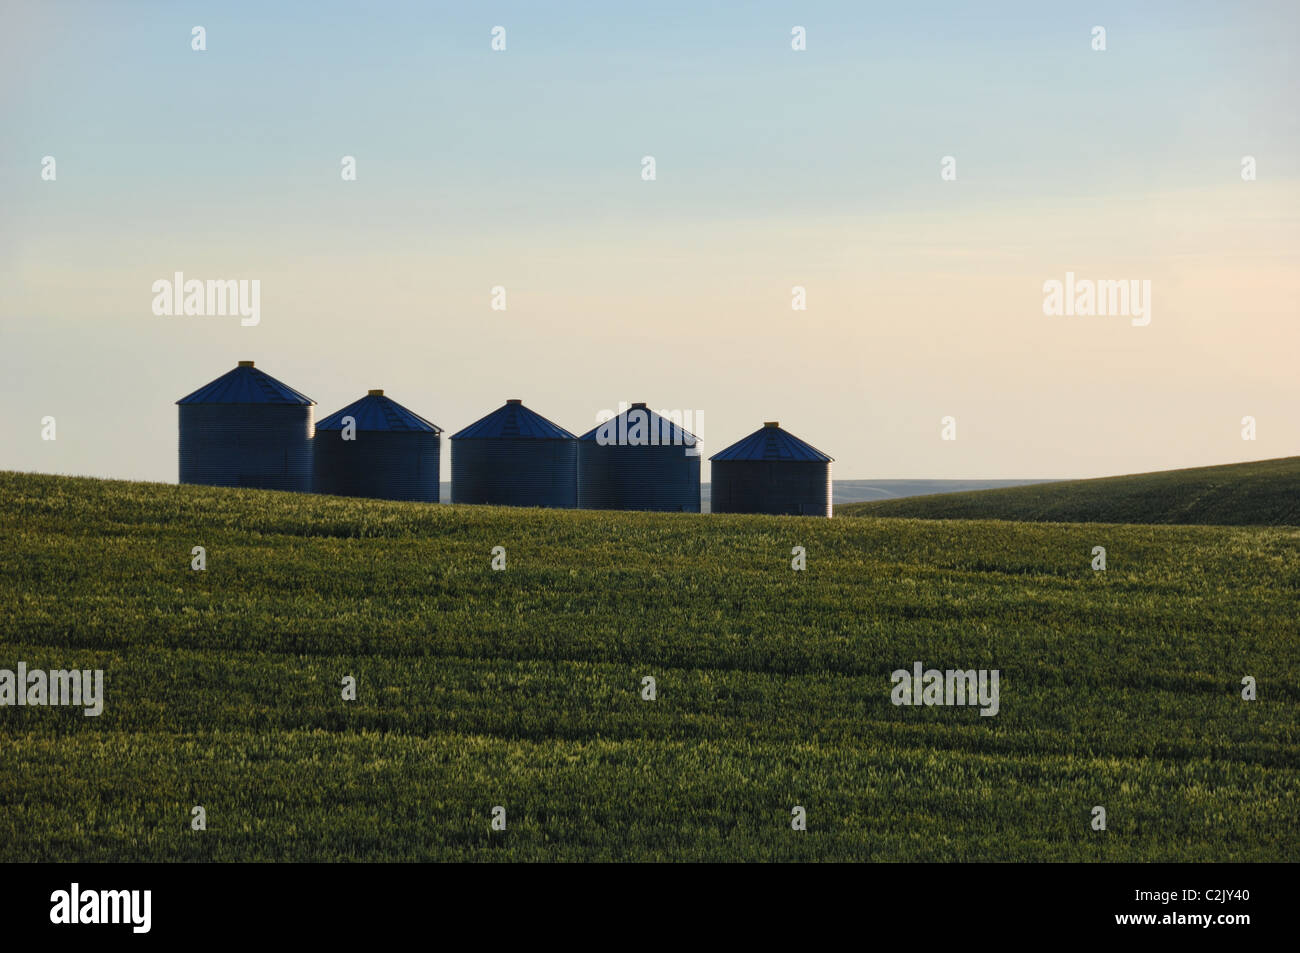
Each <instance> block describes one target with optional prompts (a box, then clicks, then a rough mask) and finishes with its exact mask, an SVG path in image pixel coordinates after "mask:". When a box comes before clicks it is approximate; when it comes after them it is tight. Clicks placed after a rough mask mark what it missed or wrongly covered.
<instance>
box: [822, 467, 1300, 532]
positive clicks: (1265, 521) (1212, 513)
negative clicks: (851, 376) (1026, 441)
mask: <svg viewBox="0 0 1300 953" xmlns="http://www.w3.org/2000/svg"><path fill="white" fill-rule="evenodd" d="M835 515H836V516H897V517H910V518H915V519H962V520H1015V521H1027V522H1048V523H1179V524H1189V525H1218V526H1296V525H1300V457H1284V458H1281V459H1278V460H1261V461H1258V462H1255V463H1233V464H1228V465H1226V466H1217V467H1195V468H1192V469H1187V470H1163V471H1159V472H1156V473H1138V474H1133V475H1131V476H1118V477H1104V478H1102V479H1095V480H1063V481H1060V482H1055V483H1039V484H1035V485H1033V486H1019V487H1011V488H1007V489H996V490H977V491H974V492H968V493H945V494H942V495H937V496H922V497H911V498H908V499H901V500H881V501H879V502H869V503H852V504H848V505H846V506H840V507H836V509H835Z"/></svg>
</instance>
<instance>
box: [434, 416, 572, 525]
mask: <svg viewBox="0 0 1300 953" xmlns="http://www.w3.org/2000/svg"><path fill="white" fill-rule="evenodd" d="M577 468H578V445H577V438H576V437H574V436H573V434H571V433H569V431H567V430H565V429H564V428H563V427H560V426H557V425H556V424H553V423H551V421H549V420H547V419H546V418H545V417H543V416H542V415H541V414H538V413H535V412H534V411H531V410H529V409H528V408H527V407H525V406H524V405H523V402H522V401H519V400H508V401H506V403H505V406H503V407H499V408H498V409H496V410H494V411H492V413H490V414H488V415H487V416H486V417H484V418H482V419H481V420H477V421H475V422H474V423H472V424H470V425H469V426H468V427H466V428H465V429H464V430H462V431H460V432H459V433H456V434H453V435H452V438H451V501H452V502H453V503H492V504H496V505H498V506H549V507H558V508H562V509H572V508H573V507H575V506H577V505H578V490H577V486H578V484H577V480H578V473H577Z"/></svg>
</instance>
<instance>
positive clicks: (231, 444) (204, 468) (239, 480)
mask: <svg viewBox="0 0 1300 953" xmlns="http://www.w3.org/2000/svg"><path fill="white" fill-rule="evenodd" d="M179 410H180V482H181V483H198V484H204V485H207V486H240V487H256V488H259V489H263V490H294V491H297V492H300V493H309V492H311V486H312V450H311V443H312V432H313V415H312V407H311V405H310V404H306V405H304V404H181V405H179Z"/></svg>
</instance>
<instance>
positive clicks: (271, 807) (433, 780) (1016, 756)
mask: <svg viewBox="0 0 1300 953" xmlns="http://www.w3.org/2000/svg"><path fill="white" fill-rule="evenodd" d="M0 540H2V541H3V543H2V545H0V670H8V671H10V672H13V671H16V668H17V666H18V665H19V663H22V664H23V665H24V666H26V669H27V670H28V672H30V671H31V670H69V669H72V668H77V669H84V670H87V671H91V670H102V672H103V673H104V676H103V685H104V690H103V699H102V701H103V711H102V714H100V715H98V716H91V717H87V716H86V715H85V714H83V712H82V711H81V710H79V709H77V708H75V707H49V706H39V705H31V704H29V705H26V706H24V707H15V706H13V705H6V706H3V707H0V765H3V766H4V770H3V771H0V860H4V861H24V862H30V861H50V860H56V861H57V860H79V861H106V860H128V861H160V860H162V861H236V860H238V861H266V860H299V861H340V860H346V861H351V860H393V861H428V860H531V861H541V860H649V861H660V860H838V861H862V860H891V861H892V860H922V861H955V860H987V861H1062V860H1074V861H1152V860H1165V861H1218V860H1229V859H1230V860H1234V861H1246V860H1292V861H1294V860H1297V859H1300V847H1298V846H1297V841H1296V838H1295V832H1296V830H1297V829H1300V728H1297V726H1298V725H1300V631H1298V628H1300V623H1298V622H1297V620H1298V619H1300V555H1298V554H1300V546H1298V545H1297V544H1300V530H1297V529H1290V528H1272V527H1251V528H1220V527H1204V526H1199V527H1198V526H1136V527H1134V526H1125V527H1104V528H1101V527H1096V528H1094V527H1078V526H1063V525H1045V524H1028V523H1025V524H1016V523H1001V522H973V523H950V522H923V521H902V520H877V519H866V518H860V519H833V520H816V519H807V518H803V519H801V518H798V517H762V516H717V515H712V516H707V515H691V514H655V513H602V512H583V511H543V510H535V509H521V510H510V509H505V508H497V507H470V506H450V505H445V506H444V505H425V504H409V503H390V502H375V501H361V500H350V499H343V498H336V497H320V496H311V495H300V494H290V493H277V492H266V491H258V490H225V489H212V488H205V487H195V486H171V485H163V484H144V483H124V482H112V481H100V480H89V479H74V478H65V477H49V476H35V475H20V474H12V473H0ZM1096 544H1100V545H1104V546H1106V547H1107V548H1108V551H1109V566H1108V568H1107V570H1106V571H1104V572H1097V571H1094V570H1093V569H1092V568H1090V559H1091V556H1090V550H1091V547H1093V546H1094V545H1096ZM199 546H201V547H203V548H204V550H205V559H206V563H205V568H204V569H202V570H196V569H194V568H192V567H193V560H194V559H195V556H194V547H199ZM495 547H502V548H503V549H504V551H505V558H506V564H505V569H504V570H501V571H496V570H493V569H492V566H491V563H492V559H493V550H494V548H495ZM795 547H803V549H804V550H805V552H806V559H807V565H806V569H803V570H800V571H796V570H794V569H793V568H792V555H793V554H792V550H793V549H794V548H795ZM917 662H920V663H922V664H923V665H924V666H926V667H931V666H932V667H934V668H935V669H937V670H941V671H942V670H946V669H959V670H985V671H989V672H992V671H996V672H998V673H999V678H1000V682H999V684H1000V700H999V704H998V710H997V712H996V714H995V715H992V716H984V715H981V712H980V709H978V708H977V707H974V706H955V707H946V706H904V705H899V704H895V703H894V699H893V697H892V690H893V689H892V678H891V673H893V672H895V671H898V670H903V671H905V672H906V671H907V670H911V669H912V668H913V666H914V665H915V664H916V663H917ZM3 674H4V672H3V671H0V676H3ZM1248 676H1249V677H1251V678H1253V679H1256V680H1257V682H1258V698H1257V700H1254V701H1247V700H1243V698H1242V690H1243V689H1242V680H1243V678H1245V677H1248ZM349 677H350V678H354V679H355V680H356V682H355V684H356V698H355V700H347V699H345V698H344V697H343V696H344V693H345V691H346V684H345V679H347V678H349ZM647 678H653V679H654V680H655V681H654V686H655V692H654V697H653V698H652V699H651V698H647V697H646V692H647V685H648V683H647V682H646V679H647ZM11 687H12V684H11ZM199 806H201V807H203V808H204V811H205V814H206V829H202V830H195V829H194V828H193V822H192V816H193V810H194V808H195V807H199ZM1097 806H1104V807H1105V809H1106V812H1107V827H1106V830H1104V831H1099V830H1094V829H1093V827H1092V821H1093V816H1094V808H1095V807H1097ZM796 807H801V808H803V809H804V810H805V811H806V818H807V829H806V830H797V829H794V828H793V827H792V820H791V819H792V816H793V812H794V809H795V808H796ZM495 808H501V809H503V810H504V812H505V814H504V817H505V820H506V826H505V829H504V830H497V829H494V828H493V826H492V819H493V812H494V809H495Z"/></svg>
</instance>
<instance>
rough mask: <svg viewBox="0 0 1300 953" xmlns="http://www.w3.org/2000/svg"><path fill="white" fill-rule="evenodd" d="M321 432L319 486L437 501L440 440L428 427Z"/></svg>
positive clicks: (338, 491)
mask: <svg viewBox="0 0 1300 953" xmlns="http://www.w3.org/2000/svg"><path fill="white" fill-rule="evenodd" d="M355 436H356V439H355V440H344V439H343V432H342V431H341V430H321V431H317V433H316V439H315V440H314V441H313V444H314V447H313V454H314V457H315V488H316V492H317V493H328V494H332V495H334V496H363V497H370V498H372V499H379V500H410V501H414V502H419V503H437V502H438V467H439V466H440V463H441V442H442V441H441V438H440V436H439V435H438V434H437V433H433V432H431V431H427V430H409V431H384V430H358V431H357V432H356V435H355Z"/></svg>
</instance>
